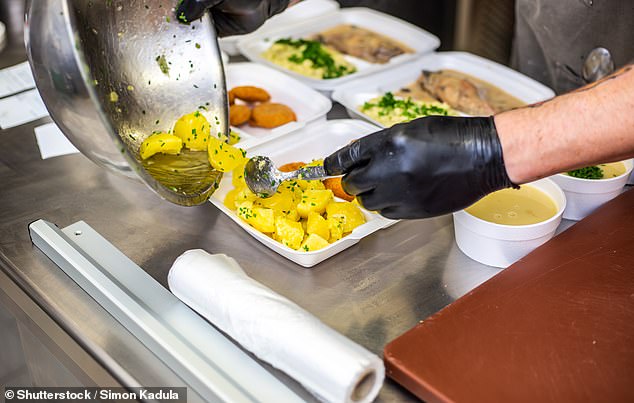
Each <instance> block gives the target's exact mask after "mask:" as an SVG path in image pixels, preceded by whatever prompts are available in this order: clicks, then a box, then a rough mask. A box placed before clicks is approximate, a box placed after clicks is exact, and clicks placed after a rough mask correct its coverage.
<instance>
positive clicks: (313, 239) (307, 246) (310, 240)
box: [300, 234, 329, 252]
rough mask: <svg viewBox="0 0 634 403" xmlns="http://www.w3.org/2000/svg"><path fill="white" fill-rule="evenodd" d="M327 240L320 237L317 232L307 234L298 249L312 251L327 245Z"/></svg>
mask: <svg viewBox="0 0 634 403" xmlns="http://www.w3.org/2000/svg"><path fill="white" fill-rule="evenodd" d="M328 245H329V244H328V241H326V240H325V239H324V238H322V237H320V236H319V235H317V234H309V235H308V237H307V238H306V240H304V242H303V243H302V245H301V246H300V249H301V250H303V251H305V252H312V251H315V250H319V249H323V248H325V247H326V246H328Z"/></svg>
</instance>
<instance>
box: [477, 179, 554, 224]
mask: <svg viewBox="0 0 634 403" xmlns="http://www.w3.org/2000/svg"><path fill="white" fill-rule="evenodd" d="M466 211H467V212H468V213H469V214H471V215H473V216H475V217H478V218H480V219H482V220H485V221H489V222H493V223H496V224H504V225H529V224H537V223H539V222H542V221H546V220H548V219H549V218H551V217H553V216H554V215H555V214H557V205H556V204H555V202H554V201H553V200H552V199H551V198H550V197H549V196H548V195H547V194H546V193H544V192H542V191H541V190H539V189H537V188H535V187H533V186H521V187H520V189H519V190H517V189H503V190H498V191H497V192H493V193H491V194H489V195H487V196H485V197H483V198H482V199H480V200H479V201H477V202H476V203H475V204H473V205H472V206H471V207H468V208H467V209H466Z"/></svg>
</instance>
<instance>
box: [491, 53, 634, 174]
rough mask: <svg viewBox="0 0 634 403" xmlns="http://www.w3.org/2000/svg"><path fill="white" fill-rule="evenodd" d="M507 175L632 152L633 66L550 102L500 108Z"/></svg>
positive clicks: (559, 169) (551, 170) (554, 170)
mask: <svg viewBox="0 0 634 403" xmlns="http://www.w3.org/2000/svg"><path fill="white" fill-rule="evenodd" d="M495 126H496V128H497V132H498V136H499V138H500V142H501V144H502V150H503V155H504V163H505V166H506V171H507V173H508V176H509V178H510V179H511V180H512V181H513V182H515V183H525V182H530V181H532V180H535V179H538V178H542V177H545V176H549V175H552V174H555V173H558V172H563V171H567V170H570V169H574V168H580V167H583V166H588V165H594V164H597V163H601V162H611V161H618V160H623V159H626V158H631V157H633V156H634V65H628V66H626V67H624V68H622V69H620V70H619V71H617V72H615V73H614V74H612V75H610V76H608V77H606V78H604V79H603V80H601V81H598V82H596V83H593V84H590V85H588V86H586V87H583V88H580V89H578V90H576V91H573V92H570V93H568V94H565V95H562V96H558V97H556V98H553V99H551V100H549V101H546V102H542V103H539V104H535V105H531V106H528V107H525V108H521V109H516V110H512V111H508V112H504V113H501V114H499V115H496V116H495Z"/></svg>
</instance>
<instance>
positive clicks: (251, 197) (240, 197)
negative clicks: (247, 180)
mask: <svg viewBox="0 0 634 403" xmlns="http://www.w3.org/2000/svg"><path fill="white" fill-rule="evenodd" d="M257 198H258V196H257V195H256V194H255V193H253V192H252V191H250V190H249V188H248V187H246V186H245V187H243V188H240V189H239V190H238V192H237V193H236V194H235V204H236V205H237V204H240V203H242V202H245V201H250V202H254V201H255V200H256V199H257Z"/></svg>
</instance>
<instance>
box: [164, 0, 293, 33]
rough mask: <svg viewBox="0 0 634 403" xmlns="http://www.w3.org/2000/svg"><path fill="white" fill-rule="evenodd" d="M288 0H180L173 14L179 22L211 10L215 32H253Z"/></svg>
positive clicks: (195, 17)
mask: <svg viewBox="0 0 634 403" xmlns="http://www.w3.org/2000/svg"><path fill="white" fill-rule="evenodd" d="M288 2H289V0H179V2H178V5H177V7H176V16H177V17H178V19H179V21H181V22H185V23H187V22H189V21H194V20H197V19H198V18H200V17H202V16H203V15H204V14H205V10H210V11H211V16H212V18H213V20H214V23H215V25H216V31H217V32H218V36H230V35H240V34H246V33H249V32H253V31H255V30H256V29H258V28H259V27H260V26H261V25H262V24H264V21H266V20H267V19H269V18H270V17H272V16H274V15H275V14H277V13H281V12H282V11H284V10H285V9H286V7H287V6H288Z"/></svg>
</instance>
